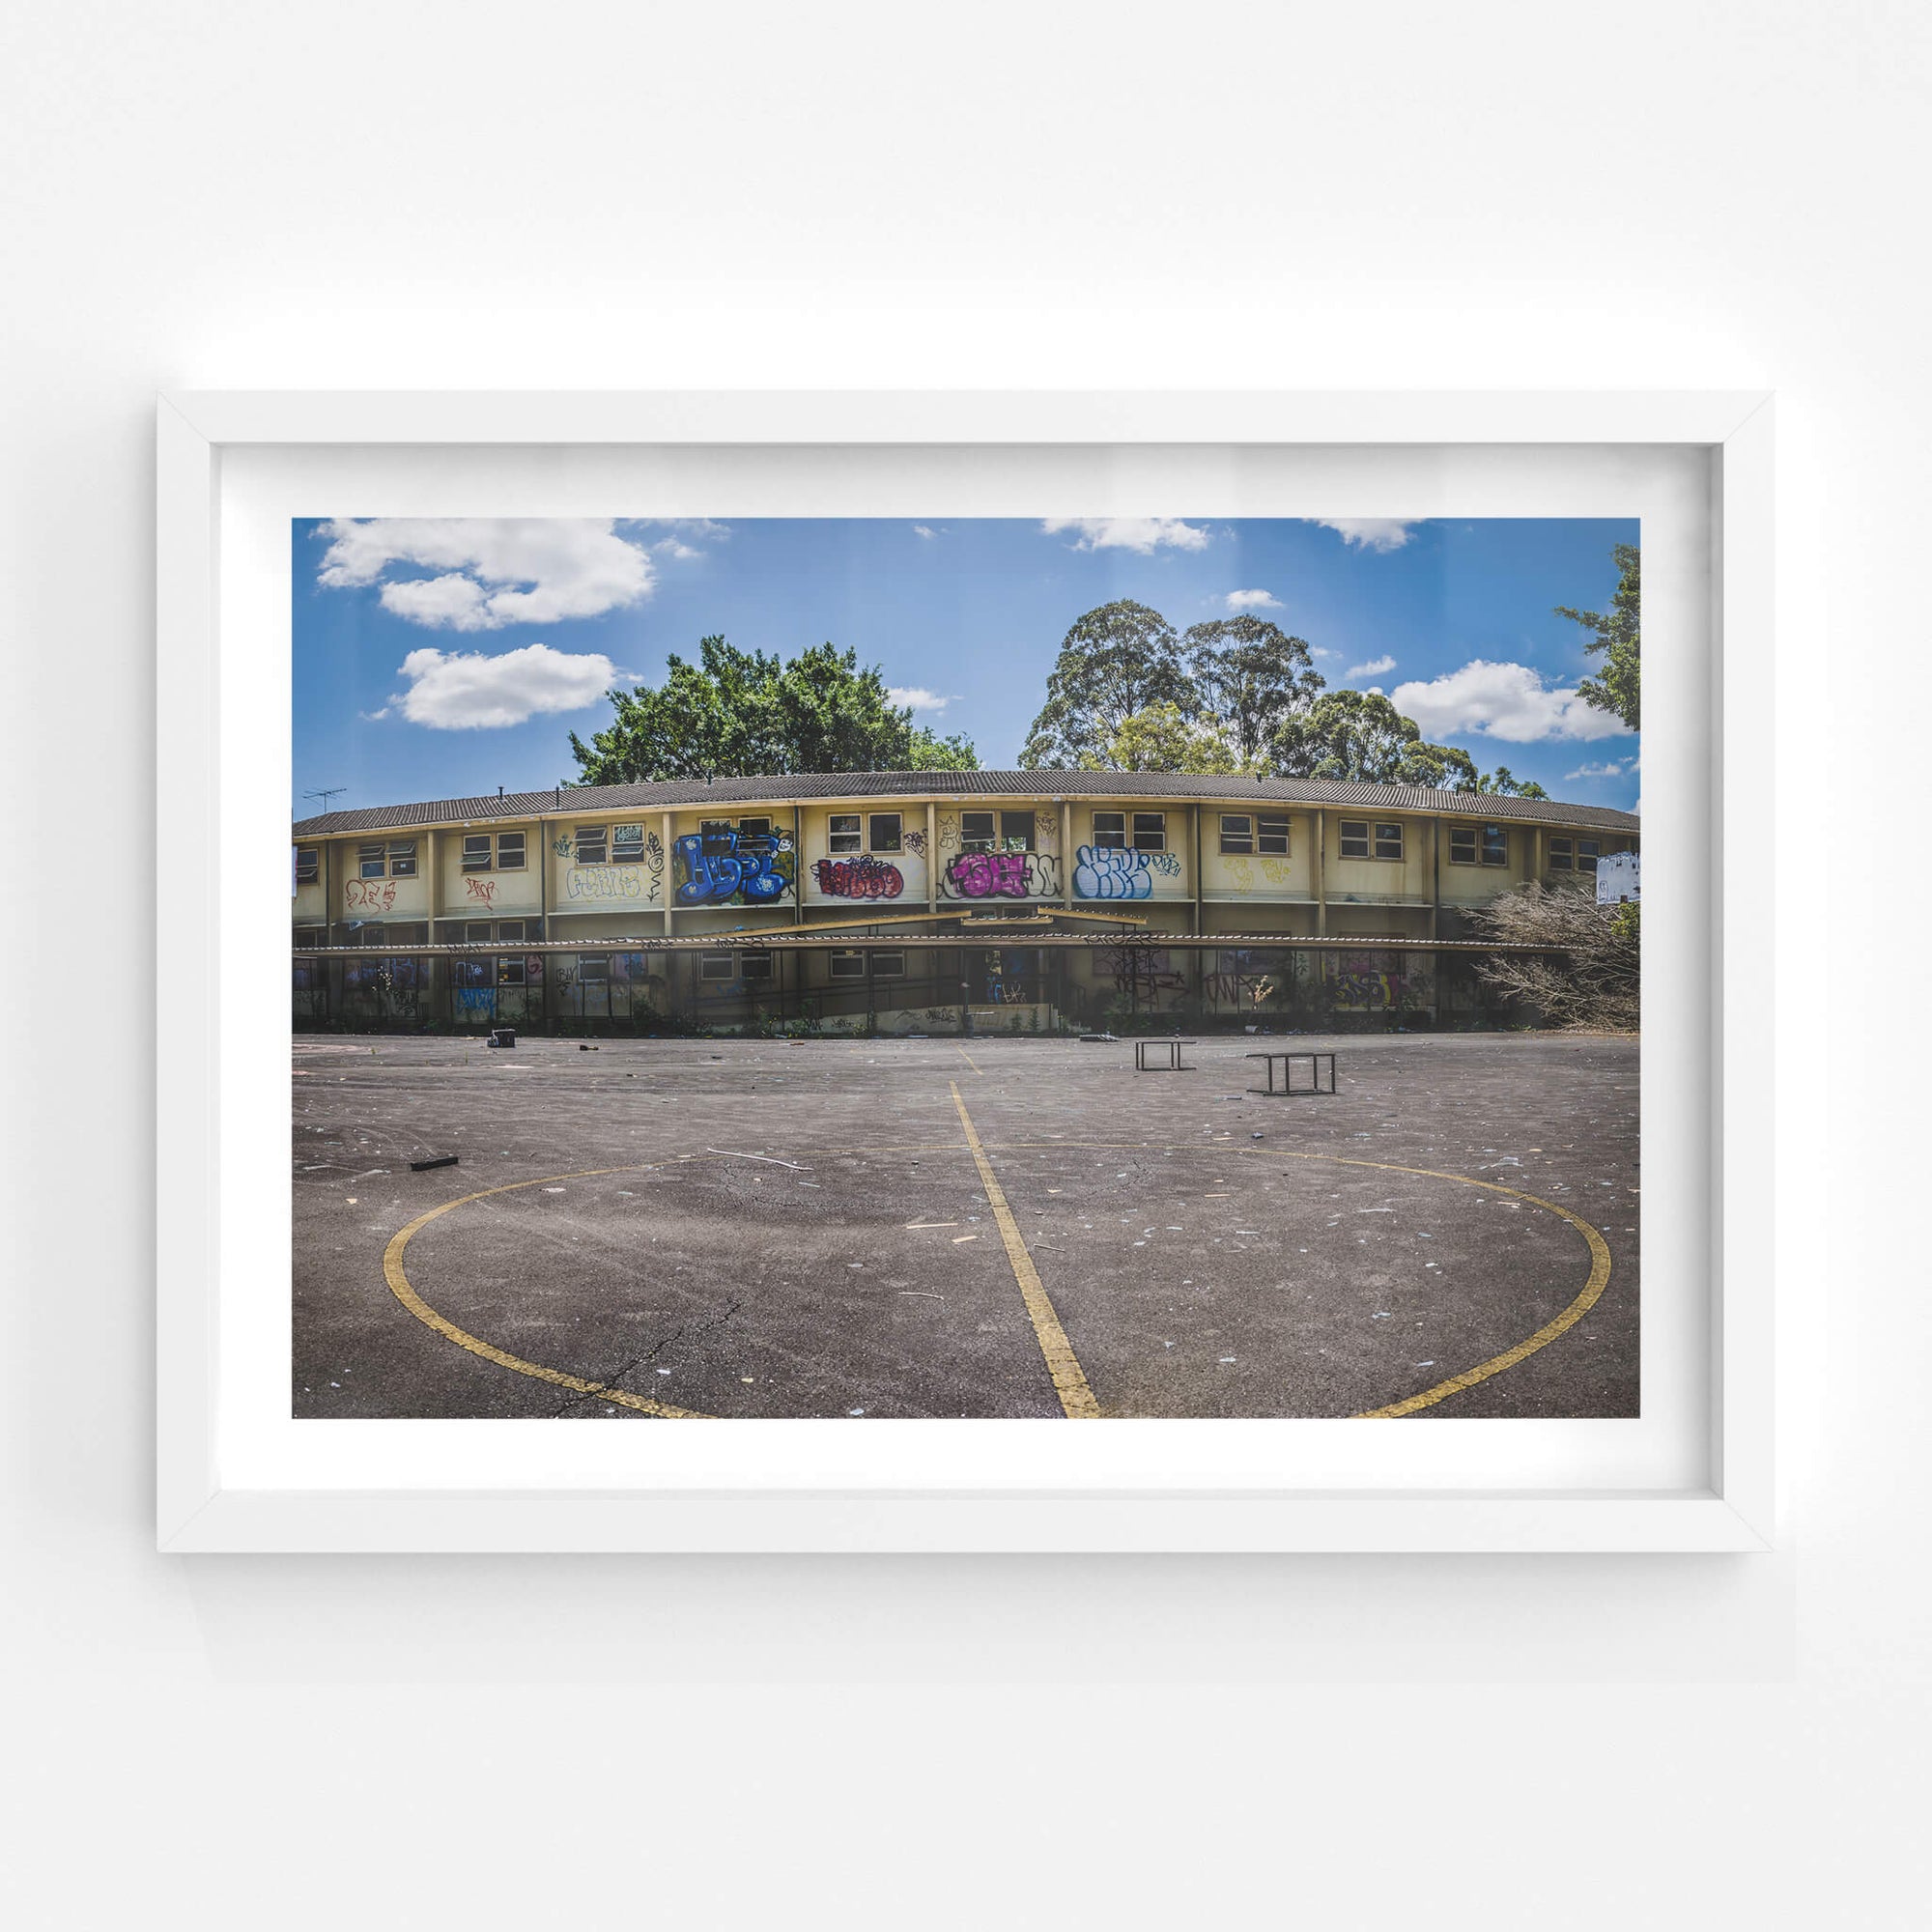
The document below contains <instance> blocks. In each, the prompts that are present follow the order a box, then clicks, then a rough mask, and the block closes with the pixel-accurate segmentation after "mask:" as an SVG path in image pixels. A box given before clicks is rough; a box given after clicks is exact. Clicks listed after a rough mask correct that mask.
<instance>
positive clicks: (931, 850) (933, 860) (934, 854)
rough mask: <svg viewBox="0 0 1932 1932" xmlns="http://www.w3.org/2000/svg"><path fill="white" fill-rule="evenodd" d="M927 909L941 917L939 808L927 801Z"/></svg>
mask: <svg viewBox="0 0 1932 1932" xmlns="http://www.w3.org/2000/svg"><path fill="white" fill-rule="evenodd" d="M925 910H926V915H927V917H928V918H930V919H932V920H935V921H936V920H937V919H938V917H939V808H938V806H937V805H935V804H934V803H933V801H932V800H931V799H927V800H926V802H925Z"/></svg>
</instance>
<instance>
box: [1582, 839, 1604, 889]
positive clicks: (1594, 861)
mask: <svg viewBox="0 0 1932 1932" xmlns="http://www.w3.org/2000/svg"><path fill="white" fill-rule="evenodd" d="M1603 859H1604V841H1603V840H1602V839H1601V838H1579V839H1577V870H1578V871H1579V872H1587V873H1588V874H1589V875H1590V877H1591V878H1593V879H1594V878H1595V877H1596V876H1597V867H1599V866H1600V865H1601V864H1602V863H1603Z"/></svg>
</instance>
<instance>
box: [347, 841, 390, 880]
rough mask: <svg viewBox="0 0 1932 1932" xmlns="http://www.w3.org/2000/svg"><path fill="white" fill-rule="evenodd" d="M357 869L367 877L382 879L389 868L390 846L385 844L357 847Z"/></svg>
mask: <svg viewBox="0 0 1932 1932" xmlns="http://www.w3.org/2000/svg"><path fill="white" fill-rule="evenodd" d="M355 867H356V870H357V871H358V872H359V873H360V874H361V876H362V877H363V878H365V879H380V878H382V877H383V876H384V873H386V872H387V871H388V869H389V853H388V848H387V847H386V846H384V845H362V846H358V847H357V848H356V853H355Z"/></svg>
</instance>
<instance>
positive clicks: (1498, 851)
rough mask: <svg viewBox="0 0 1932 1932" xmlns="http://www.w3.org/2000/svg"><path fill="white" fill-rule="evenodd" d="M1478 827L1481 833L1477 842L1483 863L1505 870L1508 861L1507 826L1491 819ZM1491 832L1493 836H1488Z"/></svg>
mask: <svg viewBox="0 0 1932 1932" xmlns="http://www.w3.org/2000/svg"><path fill="white" fill-rule="evenodd" d="M1478 829H1479V830H1480V832H1481V834H1482V837H1481V838H1480V839H1479V840H1478V843H1479V844H1480V846H1481V848H1482V855H1483V864H1484V865H1486V866H1490V867H1497V868H1499V869H1505V870H1506V869H1507V868H1508V867H1509V862H1510V838H1509V827H1508V826H1507V825H1498V824H1496V823H1495V822H1494V821H1493V820H1492V821H1491V822H1490V823H1489V824H1487V825H1484V826H1481V827H1479V828H1478ZM1492 833H1493V834H1494V835H1495V836H1494V838H1492V837H1491V836H1490V835H1491V834H1492Z"/></svg>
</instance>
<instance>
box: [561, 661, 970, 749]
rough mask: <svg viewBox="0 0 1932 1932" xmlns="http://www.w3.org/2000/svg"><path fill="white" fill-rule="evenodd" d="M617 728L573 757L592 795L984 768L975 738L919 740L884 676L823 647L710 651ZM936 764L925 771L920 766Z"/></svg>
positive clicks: (628, 704)
mask: <svg viewBox="0 0 1932 1932" xmlns="http://www.w3.org/2000/svg"><path fill="white" fill-rule="evenodd" d="M610 697H611V706H612V708H613V710H614V712H615V716H614V717H613V719H612V721H611V724H610V725H608V726H607V727H606V728H605V729H604V730H602V731H599V732H597V733H596V734H595V735H594V736H593V737H592V738H591V740H590V742H589V743H588V744H587V745H586V744H585V743H584V742H583V741H582V739H581V738H580V737H578V736H577V734H576V733H575V732H573V733H572V734H571V739H570V749H571V751H572V752H573V753H575V755H576V758H577V763H578V768H579V778H578V781H579V782H580V783H582V784H638V783H645V782H650V781H657V780H664V779H700V778H737V777H752V776H759V775H764V774H767V773H769V774H772V775H774V776H783V775H784V774H787V773H793V772H865V771H882V772H891V771H911V770H923V769H931V770H940V769H943V770H953V771H971V770H974V769H976V767H977V763H978V761H977V759H975V757H974V754H973V747H972V745H971V743H970V742H969V741H968V740H966V739H965V738H961V737H954V738H946V739H941V738H936V737H934V735H933V734H932V733H931V732H930V731H926V730H923V729H922V730H918V731H915V730H914V729H913V726H912V713H911V712H910V711H908V710H904V709H902V708H900V707H899V706H897V705H895V704H894V703H893V702H892V701H891V699H890V698H889V697H888V696H887V694H886V686H885V679H884V676H883V674H882V673H881V672H880V670H879V668H878V667H877V666H876V665H872V666H868V667H867V668H865V669H863V670H862V669H861V668H860V667H859V658H858V653H857V652H856V651H851V650H846V651H840V650H838V647H837V646H836V645H833V644H814V645H812V646H811V647H810V649H809V650H805V651H802V652H800V653H799V655H798V656H797V657H795V658H792V659H789V660H786V659H783V658H781V657H778V656H776V655H772V654H767V653H765V652H763V651H741V650H739V649H738V648H737V647H736V646H735V645H733V644H731V643H728V642H727V641H726V640H725V639H724V638H722V637H710V638H705V639H701V640H700V641H699V643H698V646H697V662H696V664H692V663H690V662H688V661H687V660H686V659H684V658H680V657H676V656H673V657H672V658H671V659H670V660H669V661H668V667H667V669H666V675H665V680H664V682H663V684H661V685H660V686H658V687H657V688H656V689H655V690H651V689H643V690H639V691H613V692H611V694H610ZM916 755H917V756H920V757H923V758H924V759H925V760H927V761H928V762H926V763H925V764H923V765H915V764H914V762H913V760H914V758H915V756H916Z"/></svg>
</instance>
